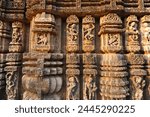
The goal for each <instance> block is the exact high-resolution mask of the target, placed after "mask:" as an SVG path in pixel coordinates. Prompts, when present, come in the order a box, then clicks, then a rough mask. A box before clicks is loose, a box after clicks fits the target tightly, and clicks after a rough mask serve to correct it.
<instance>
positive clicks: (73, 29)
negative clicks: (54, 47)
mask: <svg viewBox="0 0 150 117" xmlns="http://www.w3.org/2000/svg"><path fill="white" fill-rule="evenodd" d="M67 34H68V36H67V39H68V41H69V42H72V41H77V39H78V31H77V24H74V23H72V24H67Z"/></svg>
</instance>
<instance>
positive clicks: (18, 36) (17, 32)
mask: <svg viewBox="0 0 150 117" xmlns="http://www.w3.org/2000/svg"><path fill="white" fill-rule="evenodd" d="M12 42H13V43H21V42H22V31H21V29H20V28H13V33H12Z"/></svg>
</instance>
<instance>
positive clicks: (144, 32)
mask: <svg viewBox="0 0 150 117" xmlns="http://www.w3.org/2000/svg"><path fill="white" fill-rule="evenodd" d="M140 32H141V44H142V48H143V51H144V57H145V60H146V65H145V68H146V70H147V75H146V77H145V81H146V83H145V84H144V85H146V87H145V90H144V91H145V92H144V93H145V95H144V96H145V98H144V99H148V100H149V99H150V15H145V16H143V17H142V18H141V22H140ZM143 83H144V81H143ZM140 86H141V85H140ZM141 89H142V90H143V87H141Z"/></svg>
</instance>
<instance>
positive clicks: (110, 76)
mask: <svg viewBox="0 0 150 117" xmlns="http://www.w3.org/2000/svg"><path fill="white" fill-rule="evenodd" d="M100 26H101V28H100V42H101V45H100V49H101V51H102V52H103V53H104V54H102V55H101V58H100V65H101V67H100V69H101V70H100V95H101V98H102V100H122V99H126V97H127V95H128V91H129V89H128V87H127V85H128V83H129V82H128V80H127V76H128V72H127V61H126V60H125V56H124V55H123V54H121V53H122V51H123V41H122V40H123V39H122V38H123V37H122V33H123V29H122V20H121V18H120V17H119V16H118V15H117V14H115V13H109V14H107V15H105V16H103V17H101V18H100Z"/></svg>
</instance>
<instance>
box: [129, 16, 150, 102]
mask: <svg viewBox="0 0 150 117" xmlns="http://www.w3.org/2000/svg"><path fill="white" fill-rule="evenodd" d="M138 26H139V21H138V19H137V17H136V16H135V15H130V16H129V17H128V18H127V20H126V50H127V52H129V53H128V54H127V55H126V56H127V60H128V64H129V71H130V92H131V95H130V96H131V99H133V100H135V99H136V100H139V99H143V88H144V86H145V85H142V86H140V83H138V81H141V82H145V80H144V76H146V75H147V73H146V71H145V70H144V69H143V65H144V64H145V60H144V56H143V55H142V54H138V53H140V51H141V45H140V42H141V41H140V32H139V28H138ZM136 85H139V86H140V87H142V88H140V89H139V88H137V86H136ZM139 86H138V87H139Z"/></svg>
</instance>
